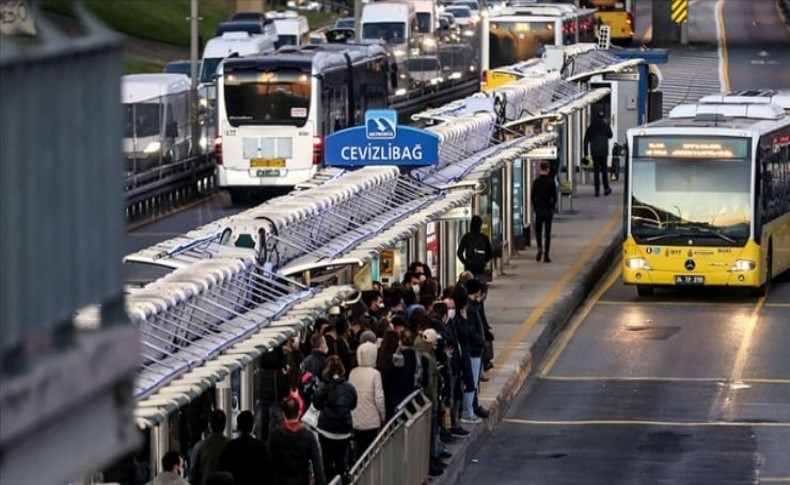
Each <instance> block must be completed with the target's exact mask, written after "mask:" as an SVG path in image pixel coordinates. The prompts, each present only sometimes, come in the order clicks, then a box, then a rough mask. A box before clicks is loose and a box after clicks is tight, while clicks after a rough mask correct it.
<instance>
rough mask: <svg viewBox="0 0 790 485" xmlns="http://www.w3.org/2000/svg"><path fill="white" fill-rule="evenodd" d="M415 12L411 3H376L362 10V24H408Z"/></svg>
mask: <svg viewBox="0 0 790 485" xmlns="http://www.w3.org/2000/svg"><path fill="white" fill-rule="evenodd" d="M413 12H414V6H413V5H411V4H410V3H396V2H375V3H368V4H366V5H365V7H364V8H363V9H362V18H361V19H360V22H362V23H372V22H408V20H409V16H410V15H411V14H412V13H413Z"/></svg>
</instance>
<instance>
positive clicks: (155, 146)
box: [143, 141, 162, 153]
mask: <svg viewBox="0 0 790 485" xmlns="http://www.w3.org/2000/svg"><path fill="white" fill-rule="evenodd" d="M160 148H162V144H161V143H159V142H158V141H152V142H151V143H149V144H148V146H146V147H145V150H143V152H145V153H156V152H158V151H159V149H160Z"/></svg>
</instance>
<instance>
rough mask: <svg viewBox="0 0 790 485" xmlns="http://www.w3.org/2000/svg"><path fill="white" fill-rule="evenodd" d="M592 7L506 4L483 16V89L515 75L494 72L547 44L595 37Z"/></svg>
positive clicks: (536, 53) (535, 53)
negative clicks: (510, 5)
mask: <svg viewBox="0 0 790 485" xmlns="http://www.w3.org/2000/svg"><path fill="white" fill-rule="evenodd" d="M594 14H595V10H593V9H584V8H578V7H576V6H574V5H572V4H527V5H525V6H515V7H505V8H503V9H501V10H499V11H496V12H491V13H490V14H489V15H488V16H485V17H483V22H482V24H483V25H482V29H481V30H482V31H481V34H480V37H481V42H482V49H481V56H480V61H481V66H480V68H481V70H482V73H483V84H484V88H485V89H493V88H496V87H499V86H501V85H503V84H507V83H509V82H512V81H514V80H516V79H517V77H514V76H512V75H509V74H506V73H501V72H497V71H496V70H497V69H500V68H504V67H507V66H510V65H513V64H516V63H520V62H523V61H527V60H530V59H533V58H536V57H540V56H541V55H542V54H543V51H544V50H545V47H546V46H566V45H571V44H576V43H579V42H594V41H595V33H594V30H595V22H594Z"/></svg>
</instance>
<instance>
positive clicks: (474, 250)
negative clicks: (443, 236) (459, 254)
mask: <svg viewBox="0 0 790 485" xmlns="http://www.w3.org/2000/svg"><path fill="white" fill-rule="evenodd" d="M464 256H466V264H467V266H468V267H469V268H468V269H469V270H470V271H472V272H473V273H482V272H483V271H484V270H485V267H486V262H487V261H488V259H487V258H486V242H485V239H483V235H482V234H470V235H469V237H468V238H467V242H466V254H465V255H464Z"/></svg>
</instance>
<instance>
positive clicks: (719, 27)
mask: <svg viewBox="0 0 790 485" xmlns="http://www.w3.org/2000/svg"><path fill="white" fill-rule="evenodd" d="M726 1H727V0H719V1H718V2H717V3H716V31H717V32H718V33H719V83H720V84H721V90H722V91H729V90H730V55H729V52H728V51H727V33H726V32H725V31H724V30H725V29H724V3H725V2H726Z"/></svg>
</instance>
